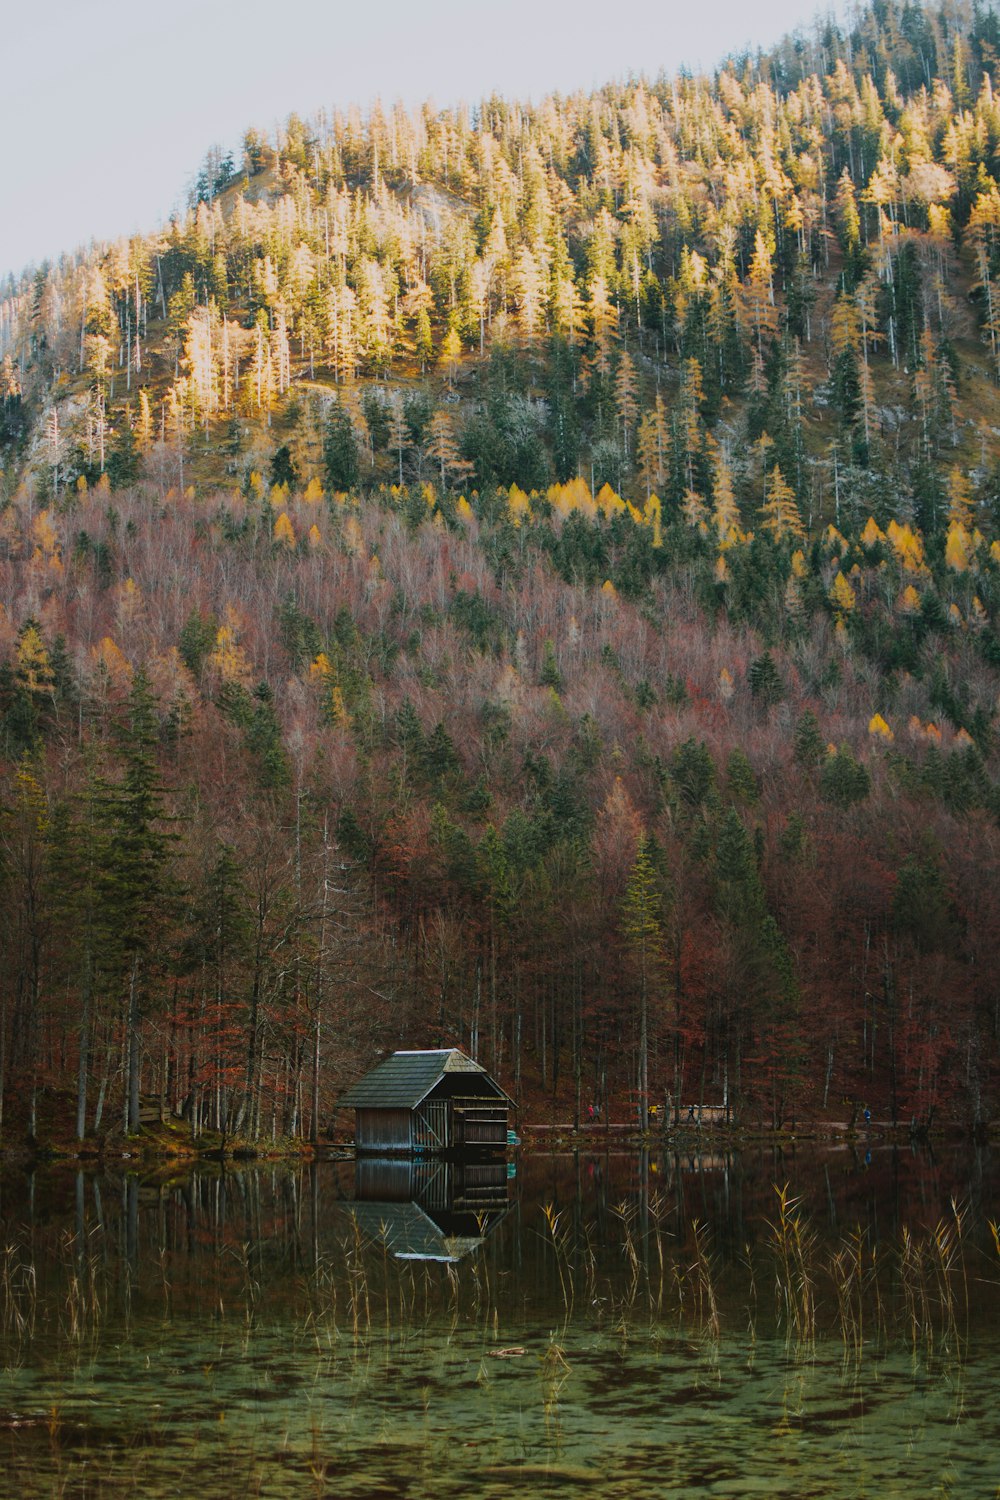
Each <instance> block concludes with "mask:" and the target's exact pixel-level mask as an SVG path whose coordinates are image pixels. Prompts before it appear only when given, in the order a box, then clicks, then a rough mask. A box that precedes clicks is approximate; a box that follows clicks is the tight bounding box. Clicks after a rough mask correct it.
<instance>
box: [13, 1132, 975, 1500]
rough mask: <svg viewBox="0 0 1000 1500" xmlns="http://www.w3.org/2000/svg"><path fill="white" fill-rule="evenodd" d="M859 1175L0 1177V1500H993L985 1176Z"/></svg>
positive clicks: (874, 1162)
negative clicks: (50, 1499)
mask: <svg viewBox="0 0 1000 1500" xmlns="http://www.w3.org/2000/svg"><path fill="white" fill-rule="evenodd" d="M865 1157H866V1153H865V1152H864V1151H862V1152H857V1153H856V1152H851V1151H849V1150H832V1149H831V1150H825V1151H824V1150H818V1151H812V1152H808V1153H804V1152H800V1153H796V1154H794V1155H789V1154H787V1153H786V1154H783V1155H782V1154H772V1153H770V1152H768V1153H758V1154H751V1153H744V1154H743V1155H742V1156H729V1155H725V1154H721V1153H720V1154H715V1155H702V1156H676V1155H671V1154H667V1155H658V1154H656V1153H653V1154H648V1155H647V1154H644V1155H638V1156H637V1155H626V1154H621V1155H616V1154H590V1153H581V1154H579V1155H550V1156H544V1155H538V1154H535V1155H532V1156H529V1157H522V1158H520V1159H519V1160H518V1161H517V1163H516V1175H510V1174H511V1173H512V1172H513V1171H514V1164H511V1165H510V1166H508V1164H507V1163H502V1162H501V1163H493V1164H488V1163H486V1164H484V1163H479V1164H467V1165H465V1166H462V1167H434V1166H433V1165H427V1166H420V1167H417V1168H411V1167H409V1166H405V1165H400V1164H391V1163H366V1164H365V1165H364V1166H363V1167H361V1168H358V1169H355V1166H354V1165H353V1164H352V1163H335V1162H329V1163H320V1164H317V1165H313V1166H310V1167H305V1168H286V1167H284V1166H282V1167H275V1168H272V1167H248V1168H245V1169H232V1168H229V1167H227V1168H226V1169H225V1170H223V1169H222V1168H221V1167H207V1166H203V1167H199V1168H198V1169H197V1170H195V1171H193V1172H186V1173H176V1174H174V1175H171V1174H170V1173H167V1172H160V1173H155V1172H151V1173H144V1174H141V1175H134V1174H128V1173H125V1172H124V1171H122V1172H119V1173H117V1174H112V1173H105V1174H100V1175H98V1174H91V1173H78V1172H76V1171H74V1170H72V1169H70V1170H66V1169H65V1168H60V1169H55V1168H46V1169H44V1170H42V1169H39V1170H37V1171H35V1172H33V1173H27V1172H25V1171H23V1170H20V1169H15V1168H13V1167H10V1166H7V1167H5V1168H4V1169H3V1171H2V1173H0V1194H2V1197H0V1353H2V1358H0V1494H10V1495H12V1496H13V1495H24V1496H65V1497H98V1496H101V1497H119V1496H125V1495H140V1494H141V1495H143V1496H147V1497H155V1496H168V1495H189V1494H193V1493H197V1494H198V1495H200V1496H203V1497H205V1500H209V1497H216V1496H218V1497H229V1496H242V1495H259V1496H275V1497H277V1496H299V1495H303V1496H311V1495H316V1496H324V1495H328V1496H345V1497H358V1500H361V1497H365V1500H368V1497H376V1496H386V1497H388V1496H414V1497H418V1496H439V1495H440V1496H446V1495H447V1496H464V1495H469V1494H473V1493H474V1494H476V1495H477V1496H480V1497H485V1500H491V1497H494V1496H496V1497H500V1496H506V1495H514V1494H520V1495H525V1494H528V1495H539V1496H550V1495H551V1496H556V1495H566V1494H571V1493H573V1492H574V1491H578V1492H580V1493H592V1494H594V1495H600V1496H601V1497H604V1500H616V1497H622V1500H625V1497H633V1496H636V1497H638V1496H644V1497H647V1496H655V1495H672V1496H673V1495H676V1496H692V1497H693V1496H719V1497H735V1496H754V1495H765V1494H766V1495H769V1496H781V1497H784V1496H788V1497H804V1496H816V1497H824V1496H830V1497H841V1496H859V1497H860V1496H865V1497H867V1496H871V1497H873V1500H875V1497H878V1500H886V1497H892V1496H907V1497H914V1496H955V1497H963V1500H966V1497H969V1500H971V1497H978V1496H983V1497H991V1500H995V1497H997V1496H998V1495H1000V1402H998V1401H997V1394H996V1393H997V1391H998V1390H1000V1255H998V1253H997V1247H996V1243H995V1239H994V1234H993V1232H992V1230H991V1228H990V1221H991V1220H993V1221H996V1220H997V1219H998V1218H1000V1162H998V1160H997V1157H996V1155H995V1154H993V1153H991V1152H989V1151H986V1150H983V1151H979V1152H973V1151H972V1149H971V1148H969V1149H967V1150H964V1151H960V1152H955V1153H946V1154H941V1153H937V1154H932V1153H930V1152H929V1151H926V1150H924V1151H921V1152H918V1153H913V1152H911V1151H909V1150H894V1149H892V1148H891V1147H881V1148H880V1147H878V1146H873V1148H872V1150H871V1152H870V1153H868V1159H867V1160H866V1159H865ZM776 1184H777V1185H778V1186H783V1185H784V1184H788V1191H789V1197H788V1198H787V1199H786V1203H785V1207H784V1212H783V1211H782V1204H781V1201H780V1199H779V1195H778V1194H777V1193H776V1191H775V1185H776ZM793 1200H794V1201H793ZM956 1210H957V1212H956Z"/></svg>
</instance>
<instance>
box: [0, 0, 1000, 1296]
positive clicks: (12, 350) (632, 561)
mask: <svg viewBox="0 0 1000 1500" xmlns="http://www.w3.org/2000/svg"><path fill="white" fill-rule="evenodd" d="M998 56H1000V25H998V22H997V19H996V17H995V15H994V13H993V11H992V10H991V9H986V8H983V7H980V6H978V5H974V6H972V7H971V8H970V7H968V6H965V5H964V4H959V3H949V4H948V5H945V6H942V7H941V8H938V9H923V8H921V7H919V6H916V5H913V4H909V3H907V4H903V5H899V4H897V3H895V0H879V3H877V4H874V5H873V6H872V7H871V8H870V9H868V10H865V11H862V12H860V13H859V14H858V15H857V17H856V18H855V19H854V20H853V21H852V22H851V23H850V25H849V26H847V27H844V28H840V27H838V26H837V25H835V24H834V23H833V22H828V23H823V24H822V25H821V26H819V27H818V28H817V29H816V30H815V32H814V34H813V35H811V36H809V37H804V36H803V37H796V38H790V39H789V40H788V41H787V42H785V43H783V44H782V45H781V46H779V47H778V48H777V49H776V50H775V51H774V52H773V53H771V54H769V55H761V56H747V57H739V58H731V59H729V60H728V61H727V62H726V63H725V64H724V65H721V66H720V67H719V68H718V69H717V71H716V72H715V73H714V74H713V75H712V76H711V77H698V78H694V77H690V76H681V77H678V78H674V79H665V78H658V79H655V80H654V79H650V80H645V81H639V80H634V81H630V82H628V83H624V84H620V85H614V86H609V87H607V88H604V89H601V90H598V91H596V92H594V93H592V94H587V95H583V94H577V95H573V96H571V97H569V98H558V97H552V98H550V99H547V100H545V101H544V102H543V103H541V104H540V105H538V106H537V107H527V106H521V105H518V104H515V103H512V102H509V101H504V100H500V99H491V100H488V101H484V102H483V103H482V104H481V105H480V106H479V107H478V108H477V109H476V110H474V111H470V110H465V109H460V108H456V109H451V110H442V111H438V110H434V109H431V108H430V107H427V108H425V109H424V110H422V111H420V112H418V113H416V114H414V115H408V114H407V113H406V112H405V111H403V110H402V109H401V108H395V109H393V110H392V111H391V112H390V113H388V114H387V113H386V112H384V111H383V110H382V109H381V108H379V107H378V106H374V107H373V108H372V109H371V110H370V111H369V112H368V114H367V115H366V116H362V115H361V113H360V112H358V111H350V112H348V113H347V114H346V115H339V114H338V115H335V116H334V117H332V118H324V119H317V120H314V121H309V122H306V121H302V120H299V119H296V118H294V117H293V118H292V119H290V120H289V121H288V122H287V124H286V126H285V127H284V128H283V129H282V130H281V131H279V132H278V134H277V136H276V137H275V138H273V139H271V138H267V137H265V136H264V135H262V134H261V133H259V132H256V131H248V132H247V135H246V137H245V139H244V143H243V154H242V159H241V160H240V162H239V163H237V162H236V161H235V159H234V161H233V162H232V164H231V165H230V166H227V167H226V168H225V170H223V166H222V165H220V164H224V163H225V158H224V157H223V155H222V154H221V153H218V152H215V153H214V154H212V155H211V156H210V159H209V161H208V162H207V163H206V167H205V169H204V171H203V172H202V173H201V174H200V176H199V179H198V182H197V185H196V189H195V192H194V194H193V201H192V205H191V207H190V210H189V211H188V212H187V213H186V214H184V215H181V216H179V217H178V218H177V219H176V220H174V221H173V222H172V223H171V224H170V226H169V227H168V228H167V229H165V230H163V231H161V232H159V233H156V234H152V235H149V236H145V237H143V236H137V237H135V238H133V239H131V240H129V241H123V242H120V243H117V244H114V245H110V246H104V247H92V248H91V249H90V250H87V251H85V252H84V251H81V252H80V253H78V254H75V255H72V256H66V257H64V258H63V259H62V260H61V261H60V262H59V263H58V264H55V265H46V266H43V267H41V268H39V269H37V270H36V271H32V272H31V273H28V274H26V275H25V276H23V277H22V278H19V279H18V278H12V279H11V280H10V281H9V282H8V283H7V285H6V286H5V288H4V293H3V301H2V307H0V360H2V374H0V444H2V448H3V457H4V464H5V468H4V481H3V484H4V487H3V498H2V510H0V891H2V899H0V942H2V944H3V951H4V954H5V962H4V965H3V970H2V972H0V1111H2V1129H3V1132H4V1138H5V1140H11V1139H13V1140H16V1141H19V1142H24V1141H27V1142H29V1143H33V1144H38V1143H40V1142H41V1143H42V1144H49V1143H51V1142H52V1141H53V1140H58V1141H59V1142H60V1143H62V1144H67V1143H69V1142H70V1141H73V1140H75V1141H76V1142H78V1143H84V1144H87V1143H89V1144H90V1145H91V1146H94V1145H99V1144H101V1143H104V1144H105V1145H106V1144H108V1142H109V1140H110V1141H112V1142H115V1143H118V1144H119V1145H121V1146H122V1147H123V1148H124V1149H128V1145H127V1142H126V1136H132V1135H134V1133H135V1132H136V1131H137V1130H138V1129H139V1127H140V1126H142V1125H143V1124H144V1123H149V1122H151V1121H153V1120H158V1119H160V1118H163V1117H167V1118H171V1117H173V1116H180V1117H182V1118H183V1120H184V1121H185V1124H186V1128H187V1129H188V1130H189V1132H190V1134H191V1136H192V1137H193V1138H194V1139H195V1140H198V1139H199V1138H200V1139H204V1138H205V1134H206V1132H211V1133H212V1140H213V1143H214V1144H217V1145H218V1148H219V1149H220V1150H230V1149H232V1148H233V1146H234V1145H236V1146H239V1147H241V1148H242V1147H246V1148H253V1147H255V1146H256V1144H257V1143H259V1142H263V1141H268V1140H274V1139H280V1138H302V1137H306V1138H312V1139H319V1138H320V1137H322V1136H323V1135H324V1134H325V1133H326V1132H327V1131H328V1130H329V1129H330V1128H331V1125H332V1122H333V1118H334V1117H333V1114H332V1109H333V1104H334V1102H335V1099H336V1097H337V1095H338V1093H339V1092H340V1091H341V1088H342V1085H343V1084H344V1083H345V1082H346V1081H347V1080H348V1079H349V1078H351V1077H353V1076H355V1075H356V1074H357V1073H358V1072H359V1071H361V1070H363V1068H364V1067H365V1066H367V1064H368V1063H369V1062H370V1061H371V1059H372V1057H373V1056H374V1055H375V1054H377V1053H378V1052H379V1051H380V1050H382V1049H384V1048H385V1047H387V1046H391V1045H398V1044H399V1043H400V1042H402V1043H404V1044H405V1045H412V1046H417V1045H421V1044H451V1043H458V1044H461V1045H464V1046H465V1047H466V1048H468V1049H469V1050H470V1051H471V1052H472V1053H473V1054H475V1055H477V1056H479V1057H480V1058H481V1059H482V1060H483V1062H484V1063H485V1064H486V1066H488V1067H489V1068H490V1070H491V1071H492V1072H493V1073H494V1074H495V1075H496V1076H497V1077H498V1078H500V1079H501V1080H502V1081H503V1082H504V1084H505V1086H507V1087H509V1088H510V1089H511V1090H512V1091H513V1092H515V1093H516V1094H517V1095H518V1096H519V1098H521V1099H522V1100H523V1101H524V1102H525V1104H526V1106H527V1108H528V1110H529V1113H532V1112H533V1113H534V1114H535V1116H536V1117H537V1116H538V1115H539V1114H543V1115H546V1116H548V1117H549V1118H554V1119H560V1118H561V1119H563V1120H576V1121H580V1120H581V1119H582V1118H584V1116H585V1113H586V1110H587V1107H588V1105H590V1106H591V1107H598V1108H600V1109H602V1110H603V1111H604V1118H605V1119H606V1118H607V1115H608V1113H609V1112H612V1111H613V1112H614V1113H615V1114H616V1116H617V1117H618V1118H620V1119H624V1118H630V1119H631V1120H633V1121H635V1123H636V1124H637V1125H639V1126H644V1125H645V1124H646V1123H647V1120H648V1117H649V1110H650V1108H651V1106H653V1105H654V1104H655V1105H656V1106H657V1108H658V1110H660V1111H662V1115H661V1116H660V1117H661V1118H663V1117H664V1116H665V1117H666V1118H667V1120H668V1121H672V1122H674V1123H678V1122H680V1121H681V1120H682V1119H683V1118H684V1116H685V1114H686V1112H687V1111H688V1110H689V1109H690V1108H691V1107H692V1105H694V1106H699V1107H700V1106H707V1107H710V1108H711V1109H712V1110H713V1111H715V1112H716V1113H717V1114H719V1115H721V1116H722V1117H723V1118H724V1119H726V1120H734V1119H735V1120H738V1121H739V1122H740V1123H742V1124H745V1125H764V1126H767V1127H769V1128H770V1127H780V1126H782V1125H784V1126H790V1125H791V1124H793V1123H794V1122H797V1121H801V1120H802V1119H803V1118H813V1119H815V1118H820V1119H825V1120H827V1121H839V1122H843V1123H847V1124H850V1123H853V1122H854V1121H856V1120H857V1119H858V1118H859V1116H860V1115H861V1112H862V1111H863V1110H865V1109H866V1108H867V1109H868V1110H869V1111H870V1112H871V1113H872V1114H873V1115H874V1117H875V1119H876V1121H877V1122H879V1123H888V1124H891V1125H897V1124H902V1125H903V1126H906V1127H909V1128H911V1129H912V1130H913V1131H915V1132H917V1133H921V1132H926V1131H927V1130H930V1129H931V1128H933V1127H934V1126H935V1125H936V1124H938V1123H941V1122H944V1121H959V1122H961V1123H962V1124H964V1125H965V1126H967V1127H969V1128H972V1129H974V1130H976V1131H977V1132H982V1131H984V1130H985V1129H986V1128H987V1126H988V1123H989V1122H990V1121H991V1120H993V1119H995V1118H996V1116H997V1105H998V1089H1000V1052H998V1041H1000V991H998V989H997V980H996V976H997V973H998V972H1000V890H998V886H997V882H996V880H995V879H994V878H993V874H994V872H995V870H996V869H997V865H998V839H1000V760H998V755H1000V751H998V746H997V737H996V727H995V726H996V715H997V711H998V701H1000V633H998V613H997V612H998V609H1000V583H998V580H1000V529H998V520H1000V512H998V504H1000V501H998V496H1000V446H998V442H997V433H998V431H1000V397H998V373H1000V364H998V328H1000V324H998V321H997V316H998V315H997V312H996V308H995V305H994V303H995V299H996V295H997V285H996V283H997V276H998V274H1000V272H998V267H1000V242H998V238H997V236H998V226H1000V159H998V148H1000V113H998V106H997V104H996V102H995V100H994V93H993V90H994V86H995V83H996V82H997V80H996V69H997V66H998V62H997V59H998ZM777 1223H778V1228H776V1230H775V1234H776V1236H779V1235H784V1234H785V1233H786V1232H791V1231H790V1226H791V1224H792V1223H793V1220H791V1219H789V1220H787V1221H786V1219H785V1218H782V1217H781V1216H779V1218H778V1220H777ZM782 1225H784V1228H782ZM793 1238H794V1237H793ZM787 1249H788V1254H789V1256H790V1257H791V1260H790V1262H789V1265H790V1266H791V1265H793V1264H797V1262H796V1261H795V1257H796V1256H799V1257H801V1256H802V1255H804V1254H805V1247H804V1246H802V1245H798V1246H796V1245H794V1244H788V1245H787ZM843 1255H844V1256H845V1257H846V1255H847V1251H846V1249H845V1250H844V1251H843ZM843 1267H844V1271H845V1274H846V1271H847V1267H848V1261H847V1259H846V1258H845V1259H844V1261H843ZM804 1274H805V1272H804V1271H803V1270H802V1268H801V1267H800V1268H799V1276H800V1285H799V1290H798V1292H797V1294H796V1297H795V1298H794V1299H793V1301H792V1302H791V1303H790V1304H789V1316H791V1317H792V1318H793V1320H795V1319H797V1320H798V1321H799V1322H802V1323H806V1322H808V1320H809V1317H810V1312H809V1307H808V1297H807V1295H806V1294H807V1292H808V1291H809V1288H808V1286H806V1285H804V1284H803V1283H801V1276H802V1275H804ZM704 1295H705V1297H707V1296H708V1293H707V1291H706V1292H705V1294H704ZM803 1299H805V1301H804V1300H803ZM844 1307H845V1313H844V1315H845V1317H846V1316H853V1315H854V1314H853V1312H851V1311H850V1309H851V1307H853V1304H852V1303H851V1302H850V1299H849V1298H848V1301H847V1302H846V1303H845V1304H844Z"/></svg>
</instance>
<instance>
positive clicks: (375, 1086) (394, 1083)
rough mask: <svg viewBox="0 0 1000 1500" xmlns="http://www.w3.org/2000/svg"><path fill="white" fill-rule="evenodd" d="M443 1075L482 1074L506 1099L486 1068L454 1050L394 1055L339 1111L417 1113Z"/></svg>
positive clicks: (352, 1092)
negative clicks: (364, 1110)
mask: <svg viewBox="0 0 1000 1500" xmlns="http://www.w3.org/2000/svg"><path fill="white" fill-rule="evenodd" d="M446 1073H482V1074H483V1075H485V1077H486V1078H487V1079H489V1082H490V1084H491V1085H492V1087H493V1088H495V1089H496V1090H497V1093H498V1094H499V1095H500V1097H501V1098H503V1099H506V1098H507V1095H506V1094H505V1093H504V1091H503V1089H501V1088H500V1086H499V1084H497V1083H494V1082H493V1079H492V1078H490V1076H489V1074H488V1073H487V1072H486V1069H485V1068H482V1067H480V1065H479V1063H477V1062H473V1061H472V1058H471V1057H466V1055H465V1053H464V1052H460V1051H459V1049H458V1048H457V1047H442V1048H436V1049H435V1050H434V1051H431V1052H394V1053H393V1054H392V1056H391V1057H387V1058H386V1059H385V1062H381V1063H379V1065H378V1067H377V1068H373V1069H372V1071H371V1072H370V1073H366V1074H365V1076H364V1078H362V1079H360V1080H359V1081H358V1082H357V1083H356V1084H355V1085H354V1087H353V1088H352V1089H349V1090H348V1092H347V1093H346V1094H345V1095H344V1097H343V1098H342V1099H341V1100H340V1105H339V1107H340V1108H341V1109H416V1107H417V1105H418V1104H419V1103H420V1102H421V1100H423V1099H426V1098H427V1095H428V1094H429V1093H430V1091H431V1089H432V1088H434V1086H435V1085H436V1084H437V1083H440V1081H441V1079H442V1078H443V1077H444V1075H445V1074H446Z"/></svg>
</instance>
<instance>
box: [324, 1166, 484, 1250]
mask: <svg viewBox="0 0 1000 1500" xmlns="http://www.w3.org/2000/svg"><path fill="white" fill-rule="evenodd" d="M507 1180H508V1179H507V1163H506V1161H504V1160H499V1159H497V1158H496V1157H494V1158H493V1159H492V1160H489V1159H487V1160H478V1161H477V1160H470V1159H468V1158H464V1159H460V1160H455V1161H452V1160H447V1159H445V1158H442V1157H428V1158H424V1159H418V1160H410V1161H407V1160H405V1159H403V1160H401V1159H400V1158H399V1157H394V1158H379V1157H371V1156H362V1157H359V1158H358V1160H357V1162H356V1164H355V1177H354V1193H355V1201H354V1203H353V1204H352V1205H351V1213H352V1214H353V1216H354V1219H355V1222H356V1223H357V1225H358V1227H359V1229H360V1230H361V1231H362V1233H363V1234H365V1235H367V1236H369V1237H370V1238H371V1239H375V1240H380V1241H382V1242H384V1243H385V1245H386V1248H387V1249H388V1250H389V1252H390V1254H392V1255H394V1256H395V1257H396V1258H397V1259H398V1260H440V1261H449V1262H450V1261H457V1260H461V1259H462V1257H463V1256H465V1255H469V1254H470V1253H471V1252H472V1251H473V1250H478V1249H479V1247H480V1245H482V1244H483V1242H484V1240H486V1238H487V1237H488V1236H489V1235H490V1234H492V1232H493V1230H494V1229H495V1228H496V1227H497V1225H498V1224H499V1223H500V1220H501V1219H503V1218H504V1217H505V1215H506V1214H507V1211H508V1208H509V1206H510V1205H509V1198H508V1187H507Z"/></svg>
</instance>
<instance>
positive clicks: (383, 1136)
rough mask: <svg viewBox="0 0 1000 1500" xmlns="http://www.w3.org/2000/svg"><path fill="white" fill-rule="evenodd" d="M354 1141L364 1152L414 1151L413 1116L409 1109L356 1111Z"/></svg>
mask: <svg viewBox="0 0 1000 1500" xmlns="http://www.w3.org/2000/svg"><path fill="white" fill-rule="evenodd" d="M354 1113H355V1127H354V1140H355V1144H356V1145H357V1147H358V1149H359V1150H362V1151H409V1150H411V1149H412V1146H413V1140H412V1135H411V1126H412V1118H413V1117H412V1115H411V1112H410V1111H409V1110H408V1109H358V1110H355V1112H354Z"/></svg>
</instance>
